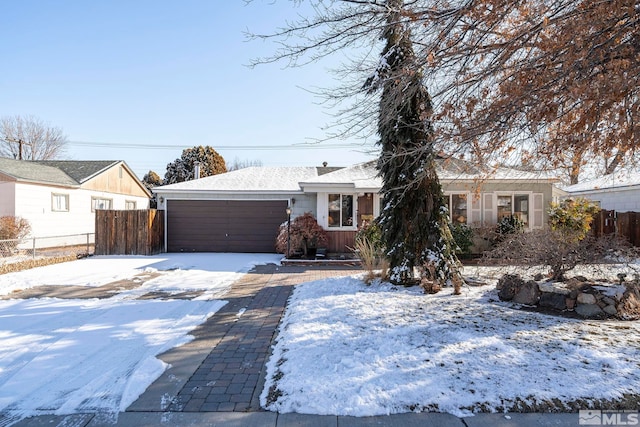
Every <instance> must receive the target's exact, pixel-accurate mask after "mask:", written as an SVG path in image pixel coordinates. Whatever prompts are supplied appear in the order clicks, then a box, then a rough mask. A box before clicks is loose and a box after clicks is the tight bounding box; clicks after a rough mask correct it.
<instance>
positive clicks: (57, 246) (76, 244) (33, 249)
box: [0, 233, 95, 265]
mask: <svg viewBox="0 0 640 427" xmlns="http://www.w3.org/2000/svg"><path fill="white" fill-rule="evenodd" d="M94 250H95V234H94V233H84V234H71V235H67V236H50V237H28V238H24V239H12V240H0V265H5V264H11V263H19V262H23V261H28V260H35V259H42V258H49V257H50V258H55V257H64V256H69V255H78V256H82V255H92V254H93V253H94Z"/></svg>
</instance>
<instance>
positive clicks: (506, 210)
mask: <svg viewBox="0 0 640 427" xmlns="http://www.w3.org/2000/svg"><path fill="white" fill-rule="evenodd" d="M497 201H498V203H497V206H498V221H500V220H501V219H502V218H505V217H509V216H511V215H513V216H514V217H515V218H518V219H519V220H520V221H522V223H523V224H524V226H525V227H529V210H530V200H529V194H518V193H512V194H498V199H497Z"/></svg>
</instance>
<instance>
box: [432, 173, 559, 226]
mask: <svg viewBox="0 0 640 427" xmlns="http://www.w3.org/2000/svg"><path fill="white" fill-rule="evenodd" d="M553 189H554V186H553V184H551V183H546V182H508V181H506V182H503V181H499V182H480V183H469V182H456V181H453V182H443V183H442V190H443V191H444V192H445V193H456V192H461V193H464V192H468V193H471V194H482V195H483V197H482V198H481V201H482V221H483V222H485V223H487V222H488V221H487V216H488V215H490V213H489V212H492V211H493V209H495V206H493V205H491V206H489V203H491V202H489V200H488V199H487V197H485V196H486V195H488V194H491V195H495V194H499V193H518V192H522V193H523V194H536V193H539V194H542V206H541V207H540V208H541V209H542V224H547V223H548V221H549V214H548V208H549V207H550V205H551V202H552V201H553V199H554V196H556V194H555V193H554V190H553ZM494 202H495V201H494ZM530 203H533V200H531V201H530ZM494 222H495V221H494ZM539 222H540V221H539V219H538V220H537V221H536V223H539Z"/></svg>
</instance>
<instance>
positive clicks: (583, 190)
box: [564, 171, 640, 212]
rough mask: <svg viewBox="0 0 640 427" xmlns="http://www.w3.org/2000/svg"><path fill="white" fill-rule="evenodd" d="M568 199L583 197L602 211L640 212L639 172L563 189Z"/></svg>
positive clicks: (617, 174)
mask: <svg viewBox="0 0 640 427" xmlns="http://www.w3.org/2000/svg"><path fill="white" fill-rule="evenodd" d="M564 190H565V191H566V192H567V193H568V195H569V196H570V197H584V198H586V199H590V200H593V201H595V202H597V203H598V204H599V205H600V207H601V208H602V209H606V210H614V211H618V212H640V172H638V171H636V172H630V171H622V172H616V173H612V174H610V175H604V176H601V177H599V178H596V179H592V180H588V181H584V182H581V183H579V184H575V185H570V186H568V187H565V188H564Z"/></svg>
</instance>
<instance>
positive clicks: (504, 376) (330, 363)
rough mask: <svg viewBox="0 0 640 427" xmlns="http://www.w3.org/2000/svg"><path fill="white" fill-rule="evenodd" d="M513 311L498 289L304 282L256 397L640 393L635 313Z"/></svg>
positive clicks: (314, 403) (589, 397) (465, 404)
mask: <svg viewBox="0 0 640 427" xmlns="http://www.w3.org/2000/svg"><path fill="white" fill-rule="evenodd" d="M479 270H482V269H479ZM465 273H466V274H468V273H472V274H474V275H482V273H483V272H482V271H476V272H475V273H474V272H469V271H465ZM612 273H615V271H612ZM614 277H615V274H614ZM519 308H520V307H518V306H514V305H513V304H510V303H502V302H499V301H498V298H497V294H496V291H495V286H482V287H465V288H463V295H461V296H453V295H452V292H451V290H450V289H445V290H444V291H442V292H441V293H439V294H436V295H424V294H423V293H422V290H421V289H419V288H413V289H407V288H397V287H394V286H391V285H389V284H384V283H383V284H374V285H371V286H366V285H364V284H363V283H362V282H361V281H360V280H358V279H357V278H355V277H351V278H342V279H327V280H322V281H317V282H311V283H306V284H303V285H301V286H298V287H296V289H295V290H294V294H293V296H292V298H291V301H290V304H289V306H288V308H287V311H286V314H285V318H284V319H283V322H282V323H281V326H280V332H279V336H278V341H277V344H276V346H275V349H274V354H273V356H272V358H271V359H270V361H269V363H268V374H267V384H266V386H265V389H264V391H263V393H262V395H261V403H262V404H263V405H265V406H266V407H267V408H268V409H269V410H272V411H278V412H298V413H307V414H337V415H354V416H369V415H380V414H391V413H400V412H410V411H437V412H448V413H451V414H454V415H458V416H467V415H471V414H472V413H474V412H479V411H491V412H493V411H497V412H503V411H508V410H526V409H527V408H529V410H534V411H535V410H536V409H537V410H545V409H548V408H553V409H554V410H564V411H572V412H573V411H576V410H577V409H580V408H584V409H586V408H587V405H588V404H589V403H590V402H594V401H595V400H599V399H606V400H609V399H620V398H623V396H624V395H625V394H631V395H636V397H637V395H638V394H640V322H620V321H606V322H605V321H582V320H576V319H568V318H561V317H555V316H549V315H544V314H541V313H536V312H531V311H525V310H521V309H519ZM629 409H637V408H636V407H633V408H629Z"/></svg>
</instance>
